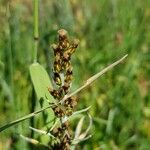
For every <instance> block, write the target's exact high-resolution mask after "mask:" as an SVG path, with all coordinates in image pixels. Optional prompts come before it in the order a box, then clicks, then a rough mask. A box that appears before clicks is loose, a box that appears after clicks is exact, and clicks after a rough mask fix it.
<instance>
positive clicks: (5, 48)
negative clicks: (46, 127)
mask: <svg viewBox="0 0 150 150" xmlns="http://www.w3.org/2000/svg"><path fill="white" fill-rule="evenodd" d="M39 3H40V4H39V9H40V11H39V15H40V16H39V48H38V62H39V63H40V64H41V65H42V66H43V67H44V68H45V69H46V70H47V72H48V74H49V75H50V77H51V74H52V68H51V67H52V62H53V51H52V49H51V47H50V45H51V44H52V43H54V42H56V40H57V39H56V37H57V31H58V30H59V29H60V28H64V29H66V30H67V31H68V33H69V35H70V36H71V37H77V38H78V39H79V40H80V44H79V47H78V49H77V51H76V52H75V54H74V56H73V58H72V65H73V70H74V71H73V72H74V80H73V84H72V91H74V90H75V89H77V88H78V87H80V86H81V85H82V84H83V83H84V81H86V80H87V79H88V78H89V77H91V76H92V75H94V74H95V73H97V72H98V71H100V70H102V69H103V68H104V67H105V66H107V65H108V64H111V63H112V62H114V61H116V60H117V59H119V58H121V57H122V56H123V55H125V54H128V57H127V59H126V60H125V61H124V62H123V63H122V64H119V65H118V66H116V67H115V68H113V70H111V71H109V72H107V73H106V74H105V75H103V76H102V77H101V78H99V79H98V80H96V81H95V82H94V83H93V84H92V85H91V86H89V87H88V88H86V89H84V90H83V91H81V92H80V93H79V94H77V97H78V99H79V103H78V106H77V108H76V109H77V110H79V109H83V108H86V107H88V106H92V107H91V108H90V110H89V113H90V114H91V116H92V118H93V125H92V128H91V131H90V134H91V135H92V137H91V138H89V139H88V140H86V141H84V142H81V143H80V144H79V145H78V146H77V149H79V150H80V149H83V150H92V149H93V150H149V149H150V93H149V92H150V7H149V6H150V1H149V0H136V1H135V0H57V1H56V0H51V1H50V0H39ZM33 30H34V27H33V0H32V1H31V0H22V1H19V0H1V1H0V126H2V125H4V124H6V123H8V122H10V121H13V120H15V119H17V118H19V117H21V116H24V115H26V114H29V113H31V112H33V111H34V110H37V107H38V106H35V104H36V105H38V102H37V100H36V95H35V92H34V89H33V85H32V82H31V78H30V75H29V66H30V65H31V64H32V62H33V55H34V51H33V47H34V39H33ZM85 116H86V113H85ZM40 118H42V115H38V116H37V117H36V118H35V119H29V120H27V121H24V122H22V123H20V124H17V125H15V126H13V127H11V128H8V129H7V130H5V131H3V132H1V133H0V150H9V149H12V150H20V149H22V150H23V149H25V150H28V149H33V147H32V145H30V144H28V143H27V142H26V141H24V140H23V139H21V138H20V137H19V134H22V135H25V136H28V137H36V139H39V140H43V139H44V138H41V137H39V135H38V134H37V133H33V132H32V131H31V130H30V129H29V126H34V127H37V128H42V126H43V124H42V123H41V122H42V121H41V120H40ZM36 119H37V120H36ZM38 119H39V120H38ZM78 120H79V119H77V120H75V121H73V122H72V123H71V125H72V128H73V129H74V127H75V125H76V124H77V121H78ZM84 124H85V126H84V128H85V129H86V127H87V126H88V122H86V121H85V123H84ZM39 149H40V148H39Z"/></svg>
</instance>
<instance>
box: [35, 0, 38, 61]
mask: <svg viewBox="0 0 150 150" xmlns="http://www.w3.org/2000/svg"><path fill="white" fill-rule="evenodd" d="M38 19H39V0H34V62H37V51H38V41H39V30H38V29H39V20H38Z"/></svg>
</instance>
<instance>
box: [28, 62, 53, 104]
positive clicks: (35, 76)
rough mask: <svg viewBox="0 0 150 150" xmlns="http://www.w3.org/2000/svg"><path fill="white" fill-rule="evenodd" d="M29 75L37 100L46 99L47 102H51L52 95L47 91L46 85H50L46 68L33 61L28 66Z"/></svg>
mask: <svg viewBox="0 0 150 150" xmlns="http://www.w3.org/2000/svg"><path fill="white" fill-rule="evenodd" d="M30 76H31V80H32V83H33V86H34V89H35V92H36V95H37V98H38V100H40V99H44V100H46V99H48V101H49V102H52V101H53V97H52V96H51V95H50V93H49V92H48V87H52V84H51V82H50V79H49V76H48V74H47V72H46V70H45V69H44V68H43V67H42V66H41V65H40V64H39V63H33V64H32V65H31V66H30Z"/></svg>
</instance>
